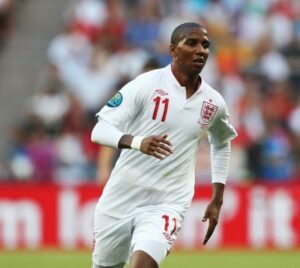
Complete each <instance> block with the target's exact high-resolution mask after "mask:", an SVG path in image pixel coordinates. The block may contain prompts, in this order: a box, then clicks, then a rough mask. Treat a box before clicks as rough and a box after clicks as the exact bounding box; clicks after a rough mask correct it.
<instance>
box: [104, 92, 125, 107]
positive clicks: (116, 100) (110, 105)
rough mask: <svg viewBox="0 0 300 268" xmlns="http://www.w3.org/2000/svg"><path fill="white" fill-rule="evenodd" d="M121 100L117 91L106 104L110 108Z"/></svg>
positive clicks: (118, 104) (116, 105)
mask: <svg viewBox="0 0 300 268" xmlns="http://www.w3.org/2000/svg"><path fill="white" fill-rule="evenodd" d="M122 101H123V96H122V94H121V93H120V92H117V93H116V94H115V95H114V96H113V97H112V98H111V99H110V100H109V101H108V102H107V103H106V105H107V106H108V107H111V108H115V107H118V106H120V104H121V103H122Z"/></svg>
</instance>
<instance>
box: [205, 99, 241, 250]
mask: <svg viewBox="0 0 300 268" xmlns="http://www.w3.org/2000/svg"><path fill="white" fill-rule="evenodd" d="M236 136H237V133H236V131H235V129H234V128H233V127H232V125H231V124H230V123H229V114H228V110H227V108H226V105H225V103H224V102H223V105H222V107H220V109H219V113H218V115H217V117H216V118H215V121H214V122H213V124H212V125H211V127H210V128H209V129H208V138H209V143H210V158H211V173H212V187H213V194H212V199H211V202H210V203H209V204H208V206H207V208H206V211H205V213H204V216H203V219H202V221H204V222H205V221H207V220H208V229H207V232H206V235H205V238H204V241H203V245H205V244H206V243H207V241H208V240H209V239H210V237H211V235H212V234H213V232H214V230H215V228H216V226H217V224H218V220H219V216H220V211H221V207H222V204H223V194H224V189H225V184H226V180H227V176H228V170H229V162H230V153H231V140H232V139H234V138H235V137H236Z"/></svg>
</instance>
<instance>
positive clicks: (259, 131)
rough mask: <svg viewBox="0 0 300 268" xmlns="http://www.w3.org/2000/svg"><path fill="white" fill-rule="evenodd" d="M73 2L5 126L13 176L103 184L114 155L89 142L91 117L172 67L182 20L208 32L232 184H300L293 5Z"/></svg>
mask: <svg viewBox="0 0 300 268" xmlns="http://www.w3.org/2000/svg"><path fill="white" fill-rule="evenodd" d="M3 2H6V1H5V0H0V18H2V15H1V14H2V13H1V6H2V4H1V3H3ZM71 3H72V4H71V5H70V6H69V8H67V9H66V10H65V11H64V13H63V14H62V15H63V17H64V22H65V24H64V28H63V29H61V33H59V34H58V35H57V36H56V37H55V38H54V39H53V40H52V42H51V43H50V44H49V48H48V52H47V53H48V54H47V55H48V59H49V65H48V67H47V75H46V78H45V79H43V82H42V83H41V85H40V90H39V91H38V92H37V93H36V94H35V95H34V96H31V97H30V98H29V99H27V100H26V107H27V114H26V115H25V118H24V120H23V121H22V123H20V124H19V125H17V126H16V128H15V129H13V130H12V139H11V142H10V144H9V146H8V155H9V164H8V170H9V171H8V172H9V177H10V178H14V179H16V180H28V179H31V180H36V181H53V180H54V181H58V182H61V183H78V182H83V181H95V180H98V181H101V180H102V181H104V180H105V179H104V178H103V177H105V178H106V177H107V176H108V175H107V174H109V169H110V168H111V165H112V164H113V163H114V161H115V157H116V154H117V153H116V152H115V151H112V150H109V149H105V148H103V147H100V146H98V145H95V144H92V143H91V141H90V133H91V130H92V128H93V126H94V124H95V123H96V120H97V118H96V117H95V114H96V113H97V112H98V111H99V109H100V108H101V107H102V106H103V105H104V104H105V103H106V101H107V100H108V99H109V98H110V97H111V96H112V95H113V94H114V93H115V92H116V91H117V90H119V89H120V88H121V87H122V86H123V85H124V84H125V83H126V82H128V81H129V80H130V79H132V78H134V77H135V76H137V75H138V74H140V73H141V72H144V71H146V70H150V69H153V68H158V67H163V66H165V65H167V64H169V63H170V60H171V59H170V55H169V52H168V47H169V42H170V36H171V33H172V30H173V29H174V28H175V27H176V26H177V25H179V24H180V23H182V22H187V21H197V22H200V23H201V24H203V25H205V26H206V27H207V29H208V32H209V36H210V39H211V40H212V48H211V54H210V58H209V60H208V63H207V66H206V67H205V70H204V71H203V77H204V79H205V80H206V81H207V82H208V83H210V84H211V85H212V86H213V87H215V88H216V89H218V90H219V91H220V92H221V93H222V95H223V96H224V98H225V100H226V102H227V104H228V107H229V110H230V114H231V121H232V123H233V125H234V126H235V128H236V129H237V131H238V133H239V136H238V138H237V139H236V140H235V141H234V142H233V145H232V160H231V162H232V165H231V171H230V180H232V181H237V182H245V181H247V180H264V181H287V180H296V179H298V178H300V1H298V0H264V1H261V0H184V1H183V0H182V1H180V0H174V1H168V0H151V1H142V0H127V1H121V0H76V1H73V2H71ZM0 21H1V19H0ZM0 25H1V22H0ZM0 32H1V31H0ZM208 154H209V148H208V145H207V141H204V142H203V143H202V145H201V148H200V152H199V161H198V164H197V170H196V172H197V182H199V183H201V182H207V181H209V172H210V167H209V157H208Z"/></svg>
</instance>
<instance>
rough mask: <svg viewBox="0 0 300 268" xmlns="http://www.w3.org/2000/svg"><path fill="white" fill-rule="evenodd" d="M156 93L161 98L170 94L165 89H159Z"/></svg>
mask: <svg viewBox="0 0 300 268" xmlns="http://www.w3.org/2000/svg"><path fill="white" fill-rule="evenodd" d="M155 92H157V93H158V94H159V95H161V96H166V95H168V93H167V92H166V91H164V90H163V89H161V88H159V89H156V90H155Z"/></svg>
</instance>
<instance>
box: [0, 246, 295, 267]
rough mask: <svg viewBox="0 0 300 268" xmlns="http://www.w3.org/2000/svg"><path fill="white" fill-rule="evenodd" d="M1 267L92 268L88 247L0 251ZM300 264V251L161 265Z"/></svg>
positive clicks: (218, 255)
mask: <svg viewBox="0 0 300 268" xmlns="http://www.w3.org/2000/svg"><path fill="white" fill-rule="evenodd" d="M0 267H1V268H90V267H91V260H90V252H89V251H55V250H47V251H30V252H28V251H0ZM198 267H199V268H200V267H203V268H227V267H228V268H300V251H210V252H207V251H202V252H184V253H182V252H174V253H172V254H171V255H170V256H169V257H168V258H167V259H166V260H165V261H164V263H163V264H162V265H161V268H198Z"/></svg>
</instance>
